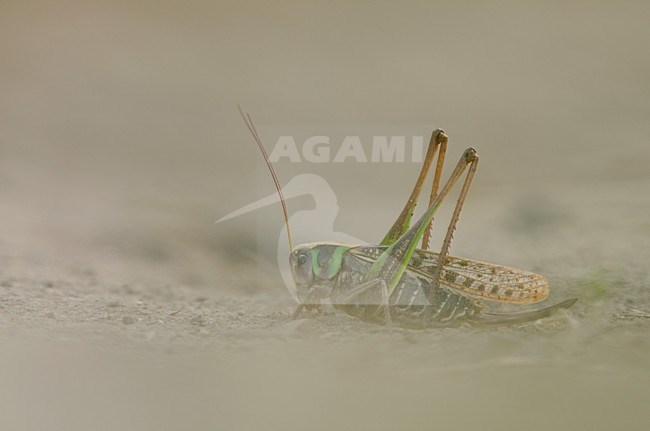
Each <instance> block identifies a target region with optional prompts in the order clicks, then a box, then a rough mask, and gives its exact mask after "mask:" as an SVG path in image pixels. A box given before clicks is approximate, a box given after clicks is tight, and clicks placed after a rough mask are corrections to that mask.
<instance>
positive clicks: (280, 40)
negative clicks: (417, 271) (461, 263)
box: [0, 2, 650, 430]
mask: <svg viewBox="0 0 650 431" xmlns="http://www.w3.org/2000/svg"><path fill="white" fill-rule="evenodd" d="M649 12H650V11H649V10H648V8H647V7H645V6H641V4H640V3H639V4H634V3H622V4H620V5H617V6H616V7H615V8H614V7H613V6H608V5H606V4H600V5H592V4H587V3H585V4H580V5H578V3H575V4H572V5H566V6H561V5H559V4H557V5H546V6H541V5H534V4H529V5H527V6H525V7H524V6H521V5H518V4H516V3H512V4H509V3H501V4H499V5H498V6H493V7H492V8H487V7H480V8H479V7H478V6H472V7H470V6H461V5H458V4H443V3H436V4H434V5H431V6H430V5H426V4H420V3H415V2H414V3H412V4H410V5H407V6H401V5H400V6H397V5H391V4H381V3H380V4H376V5H374V6H373V7H371V8H370V7H368V8H367V7H364V6H362V5H361V4H356V5H342V4H341V5H338V7H333V6H325V5H321V6H318V5H311V6H307V5H300V4H293V5H289V4H288V3H287V4H278V5H276V7H269V6H262V4H257V5H252V4H251V5H248V6H245V5H237V4H234V3H233V4H227V3H217V4H213V3H209V2H192V3H188V4H187V5H186V6H184V7H180V6H177V5H173V4H171V3H161V4H159V5H157V6H156V7H154V6H153V5H150V4H148V3H146V2H135V3H131V2H124V3H120V2H112V3H111V4H110V5H99V4H97V5H93V4H91V3H83V4H81V3H57V4H56V5H52V4H48V3H45V2H44V3H40V2H34V3H33V4H30V3H22V2H21V3H19V2H14V3H12V2H3V3H2V4H1V5H0V31H1V33H0V53H1V54H2V58H3V62H2V63H3V67H2V68H0V94H2V95H3V96H2V98H1V99H0V126H1V128H0V202H1V205H0V351H1V352H2V354H0V382H2V384H1V385H0V429H7V430H43V429H47V430H95V429H96V430H114V429H120V430H178V429H192V430H194V429H196V430H203V429H328V430H338V429H341V430H348V429H350V430H363V429H375V430H384V429H386V430H388V429H432V428H434V427H435V428H440V429H446V430H467V429H477V428H480V429H487V430H492V429H494V430H496V429H499V430H510V429H512V430H514V429H527V430H549V429H554V430H564V429H566V430H611V429H626V430H645V429H648V426H649V425H650V414H648V412H647V408H646V404H647V400H648V398H649V396H650V389H649V388H650V368H649V366H648V364H649V363H650V362H649V360H650V338H648V330H649V329H650V290H649V289H648V287H649V286H648V284H649V282H650V275H649V274H650V272H649V271H648V265H647V262H648V260H649V259H650V239H649V238H650V235H649V234H650V221H649V220H650V218H648V214H650V200H649V199H648V190H650V171H649V170H648V167H647V166H648V164H647V160H648V156H650V150H649V148H650V146H649V145H648V136H650V126H649V124H650V123H648V121H647V119H648V118H649V116H650V104H649V102H648V101H649V100H650V86H649V84H648V81H647V71H648V67H649V66H650V58H649V57H648V54H647V49H646V48H647V46H646V45H647V43H645V41H647V40H648V36H649V33H648V29H647V23H646V20H645V19H644V17H645V16H647V14H648V13H649ZM237 103H243V104H244V105H246V106H247V108H248V109H249V110H251V111H252V112H253V114H254V115H255V117H256V118H257V119H258V121H259V123H260V124H261V125H262V126H264V125H266V126H269V127H270V126H278V125H279V126H281V127H285V128H287V127H289V126H284V125H287V124H288V125H291V124H293V125H309V126H310V127H321V128H324V130H327V127H328V125H334V124H336V125H341V124H343V125H348V126H350V125H351V126H352V127H353V126H354V125H363V126H364V127H367V128H372V127H373V125H377V127H380V126H383V125H400V124H401V125H406V126H408V125H413V124H418V125H423V124H431V127H434V126H435V127H444V128H445V130H447V132H448V133H449V135H450V137H451V141H450V157H451V158H454V159H455V158H456V157H458V156H459V155H460V153H461V151H462V148H464V147H466V146H469V145H472V146H475V147H476V148H477V149H478V150H479V153H480V154H481V157H482V159H481V166H480V168H479V172H478V174H477V180H476V184H475V186H474V187H473V189H472V191H471V194H470V199H469V201H468V202H467V204H466V206H465V209H464V212H463V218H462V220H461V224H460V227H459V229H458V232H457V235H456V238H455V240H454V244H453V253H454V254H455V255H462V256H467V257H470V258H474V259H479V260H487V261H493V262H497V263H502V264H507V265H510V266H515V267H521V268H526V269H529V270H533V271H535V272H539V273H541V274H544V275H545V276H546V277H547V278H548V279H549V281H550V283H551V286H552V298H551V300H552V301H556V300H561V299H565V298H569V297H574V296H577V297H579V298H580V301H579V302H578V303H577V304H576V306H575V307H574V308H572V309H571V310H568V311H567V312H563V313H559V314H557V315H555V316H553V317H551V318H549V319H545V320H542V321H538V322H535V323H533V324H530V325H524V326H520V327H516V328H499V329H490V330H477V329H471V328H459V329H445V330H423V331H414V330H406V329H400V328H385V327H382V326H376V325H369V324H365V323H363V322H360V321H358V320H355V319H354V318H351V317H348V316H346V315H342V314H335V313H329V312H328V313H326V314H325V315H323V316H320V317H317V318H303V319H300V320H297V321H290V320H289V317H290V315H291V312H292V311H293V308H294V306H295V304H294V303H293V301H292V299H291V297H290V295H289V293H288V292H287V290H286V288H285V287H284V286H283V284H282V281H281V279H280V277H279V276H278V270H277V267H276V263H275V258H276V256H275V247H276V243H277V238H278V235H279V232H280V228H281V221H280V218H279V209H278V208H277V207H269V208H266V209H264V210H261V211H259V212H258V213H257V214H255V215H248V216H246V217H242V218H239V219H235V220H232V221H229V222H228V224H217V225H215V224H214V223H213V221H214V220H216V219H218V218H219V217H221V216H223V215H224V214H227V213H229V212H230V211H232V210H235V209H237V208H239V207H241V206H242V205H245V204H247V203H249V202H252V201H254V200H256V199H258V198H260V197H263V196H266V195H268V194H270V193H271V192H272V191H273V188H272V185H271V184H270V181H269V179H268V175H267V173H266V172H265V171H264V169H263V166H262V165H261V163H259V155H258V154H257V153H256V149H255V148H254V146H253V145H252V143H251V142H250V138H249V136H248V135H247V133H246V130H245V129H244V127H243V125H242V124H241V121H240V120H239V119H238V117H237V112H236V104H237ZM277 168H278V171H279V175H280V177H281V179H282V180H283V181H288V179H289V178H291V177H292V176H293V175H295V174H297V173H304V172H316V173H318V174H320V175H322V176H323V177H324V178H326V179H327V180H328V181H329V182H330V184H331V186H332V188H333V189H334V190H335V191H336V192H337V197H338V204H339V207H340V211H339V214H338V218H337V221H336V224H335V227H336V229H337V230H340V231H343V232H351V233H354V234H355V235H356V236H358V237H361V238H367V239H368V240H373V239H375V240H377V239H379V238H381V237H382V236H383V233H384V232H385V231H386V229H387V227H388V226H389V225H390V223H391V222H392V221H393V218H394V217H395V216H396V215H397V213H398V212H399V209H400V208H401V204H403V200H404V199H405V198H406V195H407V193H408V191H409V188H410V186H411V184H412V181H413V179H414V176H415V172H416V171H417V169H418V168H419V166H417V165H414V164H409V163H406V164H402V165H396V164H393V165H386V166H376V165H368V166H359V165H355V164H354V163H345V164H339V165H335V164H323V165H319V166H315V165H313V164H304V163H303V164H290V163H284V164H283V163H280V164H278V166H277ZM368 178H372V181H369V180H368ZM290 208H291V210H292V211H293V212H295V211H298V210H310V209H312V208H313V202H312V201H311V200H310V199H308V198H302V197H301V198H297V199H294V200H292V201H291V202H290ZM445 211H447V213H443V214H448V210H445ZM369 214H371V216H369ZM441 218H442V217H441ZM316 221H318V220H316ZM438 235H440V232H439V231H438ZM438 239H439V238H438Z"/></svg>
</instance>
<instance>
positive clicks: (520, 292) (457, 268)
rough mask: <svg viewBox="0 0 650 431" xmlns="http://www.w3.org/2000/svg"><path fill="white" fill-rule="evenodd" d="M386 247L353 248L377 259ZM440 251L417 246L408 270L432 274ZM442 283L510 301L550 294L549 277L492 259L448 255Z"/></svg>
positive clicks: (525, 301)
mask: <svg viewBox="0 0 650 431" xmlns="http://www.w3.org/2000/svg"><path fill="white" fill-rule="evenodd" d="M384 249H385V247H356V248H354V249H352V250H350V252H352V253H354V254H356V255H358V256H361V257H364V258H367V259H376V258H377V257H379V255H381V253H382V252H383V250H384ZM438 258H439V255H438V253H434V252H431V251H427V250H416V251H415V252H414V253H413V256H412V258H411V261H410V262H409V265H408V270H409V271H412V272H415V273H418V274H420V275H422V276H425V277H427V278H431V277H432V276H433V274H434V271H435V268H436V266H437V265H438ZM440 285H441V287H443V288H447V289H451V290H454V291H456V292H457V293H460V294H462V295H465V296H470V297H473V298H477V299H487V300H490V301H497V302H504V303H511V304H532V303H535V302H538V301H541V300H543V299H545V298H546V297H548V295H549V287H548V282H547V281H546V279H545V278H544V277H543V276H541V275H539V274H535V273H533V272H529V271H523V270H520V269H515V268H509V267H506V266H501V265H495V264H492V263H486V262H479V261H475V260H471V259H464V258H459V257H454V256H447V259H446V261H445V265H444V267H443V269H442V272H441V274H440Z"/></svg>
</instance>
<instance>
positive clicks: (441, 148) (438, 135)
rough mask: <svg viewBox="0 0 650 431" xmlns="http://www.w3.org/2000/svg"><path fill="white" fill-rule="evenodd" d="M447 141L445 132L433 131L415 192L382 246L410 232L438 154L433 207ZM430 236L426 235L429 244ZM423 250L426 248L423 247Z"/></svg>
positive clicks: (432, 194)
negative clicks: (427, 178)
mask: <svg viewBox="0 0 650 431" xmlns="http://www.w3.org/2000/svg"><path fill="white" fill-rule="evenodd" d="M447 141H448V138H447V135H446V134H445V132H444V131H442V130H440V129H436V130H434V131H433V133H431V139H430V140H429V147H428V148H427V154H426V156H425V158H424V163H423V164H422V169H421V170H420V174H419V175H418V178H417V180H416V181H415V186H413V190H412V191H411V195H410V196H409V198H408V200H407V201H406V204H405V205H404V208H403V209H402V212H401V213H400V215H399V216H398V217H397V219H396V220H395V222H394V223H393V226H392V227H391V228H390V230H389V231H388V233H387V234H386V236H385V237H384V239H383V240H382V241H381V245H392V244H393V243H394V242H395V241H397V239H398V238H399V237H401V236H402V235H403V234H404V233H405V232H406V231H407V230H408V228H409V226H410V224H411V218H412V217H413V211H414V210H415V207H416V206H417V203H418V199H419V197H420V193H421V191H422V186H423V185H424V181H425V179H426V177H427V174H428V173H429V171H430V170H431V165H432V164H433V160H434V159H435V156H436V154H438V159H437V162H436V169H435V173H434V176H433V183H432V186H431V195H430V202H429V205H431V203H432V202H433V201H434V200H435V198H436V196H437V194H438V186H439V184H440V175H441V174H442V167H443V164H444V162H445V153H446V151H447ZM430 230H431V223H429V227H428V229H427V231H430ZM429 236H430V235H426V238H427V243H428V237H429ZM423 244H424V240H423ZM423 248H426V247H424V246H423Z"/></svg>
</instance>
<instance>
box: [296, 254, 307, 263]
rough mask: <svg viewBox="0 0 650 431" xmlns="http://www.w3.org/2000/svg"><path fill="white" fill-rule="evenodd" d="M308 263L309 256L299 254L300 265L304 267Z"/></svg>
mask: <svg viewBox="0 0 650 431" xmlns="http://www.w3.org/2000/svg"><path fill="white" fill-rule="evenodd" d="M306 262H307V255H306V254H299V255H298V265H304V264H305V263H306Z"/></svg>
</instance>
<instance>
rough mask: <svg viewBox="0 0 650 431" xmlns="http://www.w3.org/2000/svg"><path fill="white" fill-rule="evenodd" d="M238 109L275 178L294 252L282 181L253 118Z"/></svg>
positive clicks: (290, 247) (239, 107) (274, 181)
mask: <svg viewBox="0 0 650 431" xmlns="http://www.w3.org/2000/svg"><path fill="white" fill-rule="evenodd" d="M237 109H239V113H240V114H241V117H242V118H243V119H244V123H245V124H246V127H248V130H249V131H250V132H251V134H252V135H253V139H255V142H256V143H257V146H258V147H259V149H260V151H261V152H262V156H264V161H265V162H266V166H267V167H268V168H269V172H271V176H272V177H273V183H274V184H275V189H276V190H277V191H278V196H279V197H280V203H281V204H282V213H283V216H284V225H285V226H286V227H287V238H288V239H289V249H290V250H293V243H292V241H291V229H290V228H289V213H288V211H287V202H286V201H285V200H284V195H283V194H282V187H280V181H278V176H277V175H276V174H275V170H273V166H272V165H271V161H270V160H269V155H268V154H267V152H266V149H264V144H262V139H261V138H260V135H258V134H257V129H255V125H254V124H253V120H252V119H251V116H250V115H249V114H244V111H242V109H241V106H239V105H237Z"/></svg>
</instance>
